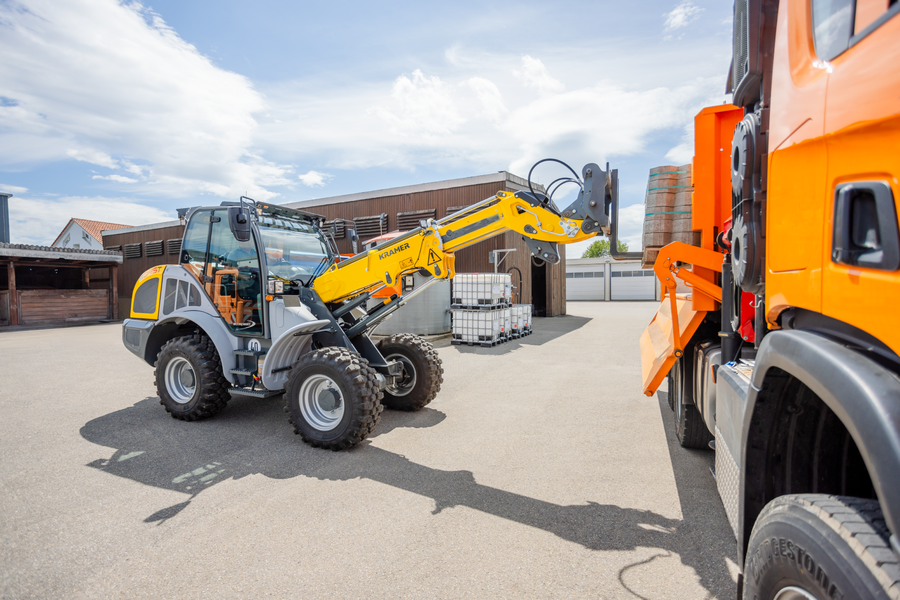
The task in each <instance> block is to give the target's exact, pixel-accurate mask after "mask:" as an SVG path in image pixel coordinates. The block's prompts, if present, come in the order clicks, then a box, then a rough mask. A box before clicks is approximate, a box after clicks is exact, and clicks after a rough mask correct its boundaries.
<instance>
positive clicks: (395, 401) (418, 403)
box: [378, 333, 444, 411]
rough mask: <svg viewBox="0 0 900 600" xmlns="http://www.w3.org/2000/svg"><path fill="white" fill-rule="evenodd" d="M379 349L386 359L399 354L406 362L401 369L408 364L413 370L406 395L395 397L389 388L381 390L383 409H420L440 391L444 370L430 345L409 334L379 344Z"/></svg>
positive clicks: (386, 339) (439, 358)
mask: <svg viewBox="0 0 900 600" xmlns="http://www.w3.org/2000/svg"><path fill="white" fill-rule="evenodd" d="M378 350H379V351H380V352H381V354H382V356H384V357H385V359H387V360H391V358H390V357H391V356H396V355H398V354H399V355H401V356H403V357H405V358H406V360H407V361H409V362H408V363H406V362H404V369H407V368H408V365H409V364H411V365H412V367H413V369H415V383H414V385H413V386H412V389H411V390H409V391H408V392H407V393H405V394H403V395H395V394H393V393H391V388H387V389H385V390H384V400H382V404H384V405H385V406H386V407H388V408H391V409H394V410H405V411H416V410H421V409H422V408H424V407H425V406H426V405H427V404H428V403H429V402H431V401H432V400H434V398H435V396H437V394H438V392H439V391H441V384H442V383H443V382H444V367H443V364H442V362H441V357H440V356H438V353H437V350H435V349H434V346H433V345H431V343H430V342H427V341H425V340H423V339H422V338H420V337H419V336H417V335H413V334H411V333H397V334H394V335H392V336H389V337H386V338H384V339H383V340H381V341H380V342H378Z"/></svg>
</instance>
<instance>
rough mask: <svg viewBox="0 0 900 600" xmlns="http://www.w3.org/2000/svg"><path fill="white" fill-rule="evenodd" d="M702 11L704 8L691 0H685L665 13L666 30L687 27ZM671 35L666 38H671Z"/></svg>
mask: <svg viewBox="0 0 900 600" xmlns="http://www.w3.org/2000/svg"><path fill="white" fill-rule="evenodd" d="M702 11H703V9H702V8H700V7H699V6H697V5H696V4H694V3H693V2H691V1H690V0H684V1H683V2H682V3H681V4H679V5H678V6H676V7H675V8H674V9H672V11H671V12H667V13H665V14H663V16H664V17H665V18H666V22H665V25H664V29H665V31H675V30H678V29H681V28H683V27H687V26H688V24H690V23H691V22H692V21H694V20H696V19H697V15H698V14H699V13H701V12H702ZM670 37H671V36H669V37H667V38H666V39H669V38H670Z"/></svg>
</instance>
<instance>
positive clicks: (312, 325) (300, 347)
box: [261, 299, 331, 390]
mask: <svg viewBox="0 0 900 600" xmlns="http://www.w3.org/2000/svg"><path fill="white" fill-rule="evenodd" d="M269 314H270V315H272V318H273V320H274V322H273V323H272V334H273V335H272V337H273V338H274V337H275V335H276V331H279V333H278V334H277V336H278V337H277V339H273V340H272V346H271V347H270V348H269V351H268V352H267V353H266V360H265V363H264V364H263V370H262V374H261V377H262V384H263V386H264V387H265V388H266V389H268V390H280V389H284V386H285V384H286V383H287V379H288V373H289V371H287V370H284V371H281V370H279V369H283V368H284V367H290V366H291V365H293V364H294V363H295V362H296V361H297V359H298V358H300V356H302V355H303V354H304V353H305V352H307V350H308V349H309V345H310V343H311V341H312V336H311V335H304V334H305V333H308V332H311V331H317V330H319V329H322V328H323V327H328V326H329V325H331V321H327V320H325V319H316V317H315V316H314V315H313V314H312V313H311V312H310V311H309V309H308V308H307V307H306V306H304V305H303V304H301V305H300V306H284V303H283V302H282V300H281V299H279V300H276V301H274V302H272V303H271V304H270V305H269ZM279 325H280V326H279ZM273 371H278V372H277V373H273Z"/></svg>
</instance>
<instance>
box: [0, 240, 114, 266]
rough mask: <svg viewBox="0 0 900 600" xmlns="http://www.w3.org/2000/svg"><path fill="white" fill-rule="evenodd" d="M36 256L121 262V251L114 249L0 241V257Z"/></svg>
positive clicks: (39, 257)
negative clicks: (32, 244) (62, 246)
mask: <svg viewBox="0 0 900 600" xmlns="http://www.w3.org/2000/svg"><path fill="white" fill-rule="evenodd" d="M3 257H10V258H36V259H50V260H76V261H89V262H107V263H108V262H115V263H121V262H122V253H121V252H116V251H114V250H89V249H87V248H83V249H82V248H55V247H52V246H31V245H28V244H3V243H0V258H3Z"/></svg>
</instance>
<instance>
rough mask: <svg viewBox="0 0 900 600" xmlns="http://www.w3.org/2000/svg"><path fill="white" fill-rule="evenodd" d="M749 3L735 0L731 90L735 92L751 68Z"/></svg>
mask: <svg viewBox="0 0 900 600" xmlns="http://www.w3.org/2000/svg"><path fill="white" fill-rule="evenodd" d="M747 3H748V0H735V3H734V37H733V40H734V54H733V55H732V56H733V57H734V64H733V65H732V69H731V76H732V79H731V89H733V90H737V89H738V86H739V85H740V83H741V80H742V79H743V78H744V76H745V75H746V74H747V69H748V68H749V66H750V65H749V62H748V61H749V54H750V49H749V47H748V44H749V32H748V31H747V27H748V22H747V19H748V15H747V9H748V7H747Z"/></svg>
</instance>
